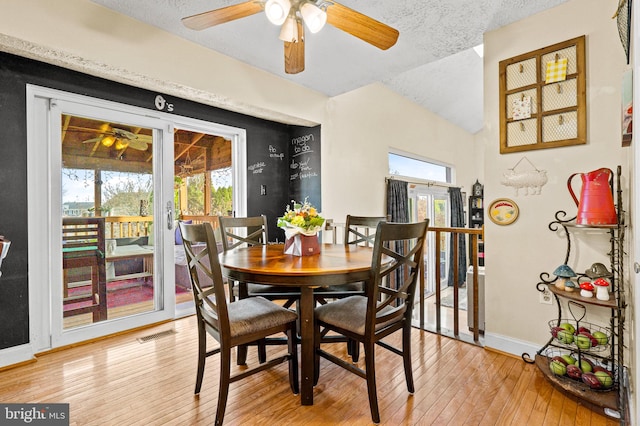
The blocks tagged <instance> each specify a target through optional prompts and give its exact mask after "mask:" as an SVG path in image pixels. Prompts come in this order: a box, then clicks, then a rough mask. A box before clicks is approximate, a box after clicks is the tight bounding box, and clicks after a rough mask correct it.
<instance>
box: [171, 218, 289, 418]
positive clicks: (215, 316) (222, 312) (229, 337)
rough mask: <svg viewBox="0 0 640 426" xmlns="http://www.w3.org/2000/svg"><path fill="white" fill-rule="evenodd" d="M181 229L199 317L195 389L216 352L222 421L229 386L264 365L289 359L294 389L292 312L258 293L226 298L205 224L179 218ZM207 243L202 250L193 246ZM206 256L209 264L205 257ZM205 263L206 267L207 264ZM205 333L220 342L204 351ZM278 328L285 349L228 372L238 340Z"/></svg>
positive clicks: (253, 340) (257, 337)
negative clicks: (206, 283) (208, 282)
mask: <svg viewBox="0 0 640 426" xmlns="http://www.w3.org/2000/svg"><path fill="white" fill-rule="evenodd" d="M179 226H180V232H181V234H182V241H183V245H184V249H185V255H186V258H187V265H188V268H189V276H190V278H191V287H192V290H193V297H194V301H195V305H196V317H197V321H198V372H197V377H196V387H195V393H196V394H199V393H200V389H201V387H202V380H203V376H204V367H205V361H206V358H207V357H209V356H211V355H215V354H218V353H219V354H220V387H219V393H218V407H217V412H216V419H215V424H216V425H221V424H222V421H223V419H224V412H225V408H226V405H227V396H228V393H229V385H230V384H231V383H234V382H236V381H238V380H240V379H243V378H245V377H247V376H250V375H253V374H255V373H258V372H261V371H263V370H265V369H267V368H270V367H273V366H275V365H278V364H281V363H282V362H284V361H288V362H289V386H290V387H291V390H292V392H293V393H294V394H298V393H299V384H298V350H297V340H296V339H297V338H296V335H297V332H296V321H297V318H298V316H297V314H296V313H295V312H293V311H291V310H289V309H287V308H283V307H282V306H279V305H277V304H275V303H273V302H271V301H269V300H267V299H265V298H262V297H249V298H246V299H240V300H236V301H235V302H232V303H227V300H226V297H227V293H226V291H225V284H224V281H223V279H222V270H221V267H220V262H219V260H218V250H217V247H216V241H215V237H214V234H213V228H212V227H211V224H210V223H202V224H197V225H189V224H185V223H180V225H179ZM202 243H205V244H206V248H205V249H204V250H201V247H198V249H197V250H196V248H195V247H196V245H198V244H200V245H201V244H202ZM205 259H206V261H208V263H207V262H206V261H205ZM209 265H210V268H209ZM199 271H200V272H204V273H205V274H206V275H207V276H208V277H209V278H210V279H211V281H212V282H213V286H212V287H208V288H204V287H202V286H201V283H200V276H199ZM207 333H208V334H209V335H211V336H212V337H213V338H214V339H216V340H217V341H218V343H219V344H220V346H219V347H218V348H216V349H213V350H210V351H207V342H206V338H207ZM278 333H285V334H286V335H287V342H288V353H287V354H286V355H283V356H280V357H277V358H274V359H271V360H267V361H266V362H264V363H261V364H260V365H258V366H256V367H253V368H251V369H245V370H242V371H240V372H239V373H237V374H235V375H232V374H231V349H232V348H234V347H239V346H241V345H247V344H256V343H257V342H258V341H260V340H262V339H264V338H265V337H267V336H272V335H275V334H278Z"/></svg>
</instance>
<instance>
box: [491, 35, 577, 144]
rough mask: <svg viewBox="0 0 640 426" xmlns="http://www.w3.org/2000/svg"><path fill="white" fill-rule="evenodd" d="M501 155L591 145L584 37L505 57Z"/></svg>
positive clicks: (502, 68)
mask: <svg viewBox="0 0 640 426" xmlns="http://www.w3.org/2000/svg"><path fill="white" fill-rule="evenodd" d="M499 70H500V153H501V154H507V153H511V152H521V151H530V150H534V149H545V148H557V147H561V146H569V145H580V144H585V143H587V89H586V87H587V85H586V75H585V71H586V66H585V36H581V37H578V38H574V39H571V40H567V41H564V42H562V43H558V44H554V45H552V46H548V47H545V48H542V49H538V50H535V51H533V52H529V53H525V54H522V55H519V56H515V57H513V58H509V59H505V60H503V61H501V62H500V64H499Z"/></svg>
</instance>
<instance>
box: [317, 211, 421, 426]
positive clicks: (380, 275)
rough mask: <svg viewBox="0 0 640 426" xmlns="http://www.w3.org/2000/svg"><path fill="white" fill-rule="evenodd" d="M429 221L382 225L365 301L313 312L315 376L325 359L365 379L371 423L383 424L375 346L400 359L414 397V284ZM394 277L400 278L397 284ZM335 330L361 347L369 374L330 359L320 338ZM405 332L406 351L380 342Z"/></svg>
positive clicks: (345, 301) (355, 300)
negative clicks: (412, 350)
mask: <svg viewBox="0 0 640 426" xmlns="http://www.w3.org/2000/svg"><path fill="white" fill-rule="evenodd" d="M428 224H429V222H428V220H425V221H424V222H418V223H390V222H389V223H385V222H381V223H379V224H378V227H377V231H376V239H375V243H374V246H373V258H372V260H371V271H370V278H369V281H368V282H367V285H366V286H365V295H364V296H351V297H347V298H344V299H340V300H338V301H335V302H332V303H328V304H326V305H321V306H318V307H316V308H315V320H314V327H315V338H314V342H315V346H316V350H315V369H314V371H315V376H314V382H315V383H316V384H317V382H318V380H319V371H320V358H325V359H327V360H329V361H331V362H333V363H335V364H336V365H338V366H340V367H343V368H345V369H346V370H348V371H350V372H352V373H355V374H356V375H358V376H360V377H362V378H365V379H366V380H367V391H368V394H369V407H370V410H371V419H372V420H373V422H374V423H379V422H380V412H379V409H378V396H377V389H376V373H375V352H374V351H375V347H376V345H378V346H381V347H383V348H385V349H388V350H390V351H391V352H393V353H395V354H398V355H401V356H402V358H403V364H404V373H405V380H406V382H407V389H408V390H409V392H410V393H413V392H414V385H413V371H412V367H411V313H412V310H413V304H414V299H415V292H416V284H417V282H418V277H419V276H420V274H419V272H420V268H421V265H422V263H423V261H424V260H423V250H424V241H425V237H426V232H427V227H428ZM393 276H396V277H400V279H399V280H398V279H397V278H396V279H392V277H393ZM324 330H332V331H334V332H337V333H338V334H341V335H343V336H346V337H347V338H349V339H352V340H354V341H357V342H360V343H362V345H363V347H364V357H365V369H364V370H363V369H361V368H359V367H357V366H356V365H354V364H352V363H350V362H347V361H345V360H343V359H342V358H339V357H337V356H335V355H333V354H330V353H328V352H326V351H324V350H322V348H321V343H322V341H321V334H322V333H323V331H324ZM397 331H402V348H400V349H399V348H396V347H394V346H391V345H390V344H388V343H386V342H384V341H383V340H382V339H383V338H385V337H387V336H389V335H390V334H392V333H395V332H397Z"/></svg>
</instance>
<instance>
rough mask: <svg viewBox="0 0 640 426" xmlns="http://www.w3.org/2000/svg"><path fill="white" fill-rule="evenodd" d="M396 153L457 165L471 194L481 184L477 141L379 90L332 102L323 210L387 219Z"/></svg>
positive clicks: (326, 126)
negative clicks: (391, 157)
mask: <svg viewBox="0 0 640 426" xmlns="http://www.w3.org/2000/svg"><path fill="white" fill-rule="evenodd" d="M390 148H395V149H398V150H401V151H404V152H409V153H413V154H417V155H419V156H421V157H425V158H429V159H433V160H438V161H440V162H443V163H447V164H450V165H455V167H456V173H457V176H456V183H457V184H458V185H464V186H465V187H466V190H467V191H469V188H470V186H471V185H472V184H473V182H475V179H476V178H477V176H478V175H477V168H476V162H475V151H474V150H475V146H474V144H473V137H472V136H471V135H470V134H469V133H467V132H466V131H464V130H461V129H460V128H459V127H456V126H454V125H452V124H451V123H449V122H448V121H446V120H443V119H442V118H440V117H438V116H436V115H435V114H433V113H431V112H429V111H427V110H425V109H424V108H421V107H419V106H418V105H416V104H415V103H413V102H411V101H409V100H407V99H406V98H403V97H400V96H398V95H396V94H395V93H393V92H391V91H390V90H388V89H387V88H385V87H384V86H383V85H380V84H373V85H370V86H367V87H363V88H361V89H359V90H354V91H352V92H350V93H347V94H344V95H341V96H336V97H334V98H332V99H331V100H329V102H327V106H326V116H325V120H324V122H323V126H322V200H323V201H322V209H323V213H325V215H327V216H328V217H333V218H335V220H336V222H339V221H341V220H343V219H344V218H345V216H346V215H347V214H354V215H382V216H384V215H386V205H385V182H384V178H385V176H387V175H388V170H389V165H388V157H387V155H388V152H389V149H390Z"/></svg>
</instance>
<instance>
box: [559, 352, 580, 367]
mask: <svg viewBox="0 0 640 426" xmlns="http://www.w3.org/2000/svg"><path fill="white" fill-rule="evenodd" d="M561 357H562V359H564V360H565V361H566V363H567V365H574V364H575V363H576V362H578V361H577V360H576V359H575V358H574V357H572V356H571V355H567V354H564V355H561Z"/></svg>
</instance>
